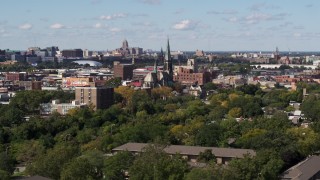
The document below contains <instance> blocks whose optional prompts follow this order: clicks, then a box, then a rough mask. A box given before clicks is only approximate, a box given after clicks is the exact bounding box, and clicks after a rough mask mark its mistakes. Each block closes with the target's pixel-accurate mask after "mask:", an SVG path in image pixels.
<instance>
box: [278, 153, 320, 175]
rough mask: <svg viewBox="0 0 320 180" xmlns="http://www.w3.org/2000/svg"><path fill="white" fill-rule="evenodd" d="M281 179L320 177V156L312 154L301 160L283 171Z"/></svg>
mask: <svg viewBox="0 0 320 180" xmlns="http://www.w3.org/2000/svg"><path fill="white" fill-rule="evenodd" d="M280 179H283V180H284V179H292V180H300V179H301V180H302V179H310V180H312V179H320V156H310V157H308V158H306V159H305V160H303V161H301V162H299V163H298V164H296V165H295V166H293V167H291V168H289V169H288V170H286V171H285V172H283V173H282V174H281V175H280Z"/></svg>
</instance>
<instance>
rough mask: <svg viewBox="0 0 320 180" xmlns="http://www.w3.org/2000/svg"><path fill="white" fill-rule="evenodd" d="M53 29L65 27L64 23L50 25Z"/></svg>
mask: <svg viewBox="0 0 320 180" xmlns="http://www.w3.org/2000/svg"><path fill="white" fill-rule="evenodd" d="M50 28H51V29H62V28H65V26H64V25H62V24H60V23H55V24H52V25H51V26H50Z"/></svg>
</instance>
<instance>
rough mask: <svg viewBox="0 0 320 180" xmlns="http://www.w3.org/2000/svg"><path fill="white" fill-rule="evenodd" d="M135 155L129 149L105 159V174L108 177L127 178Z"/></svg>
mask: <svg viewBox="0 0 320 180" xmlns="http://www.w3.org/2000/svg"><path fill="white" fill-rule="evenodd" d="M133 160H134V156H133V155H132V154H131V153H130V152H127V151H124V152H119V153H117V154H116V155H114V156H111V157H108V158H107V159H106V160H105V166H104V176H105V178H106V179H110V180H116V179H125V178H126V173H125V172H128V170H129V168H130V166H131V165H132V163H133Z"/></svg>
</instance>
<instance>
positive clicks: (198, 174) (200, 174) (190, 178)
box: [186, 168, 219, 180]
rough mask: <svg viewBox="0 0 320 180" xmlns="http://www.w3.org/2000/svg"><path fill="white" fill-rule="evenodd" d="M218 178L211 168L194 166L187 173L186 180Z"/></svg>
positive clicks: (211, 179)
mask: <svg viewBox="0 0 320 180" xmlns="http://www.w3.org/2000/svg"><path fill="white" fill-rule="evenodd" d="M195 179H201V180H216V179H219V178H218V177H215V175H214V172H213V170H212V169H211V168H192V170H191V171H190V172H189V173H188V174H187V175H186V180H195Z"/></svg>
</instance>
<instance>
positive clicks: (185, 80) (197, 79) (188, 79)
mask: <svg viewBox="0 0 320 180" xmlns="http://www.w3.org/2000/svg"><path fill="white" fill-rule="evenodd" d="M211 80H212V74H211V73H210V72H201V73H194V72H193V70H192V69H186V68H183V67H179V68H178V71H177V72H176V73H175V74H174V75H173V81H176V82H180V83H181V84H183V85H192V84H198V85H200V86H201V85H204V84H206V83H208V82H211Z"/></svg>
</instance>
